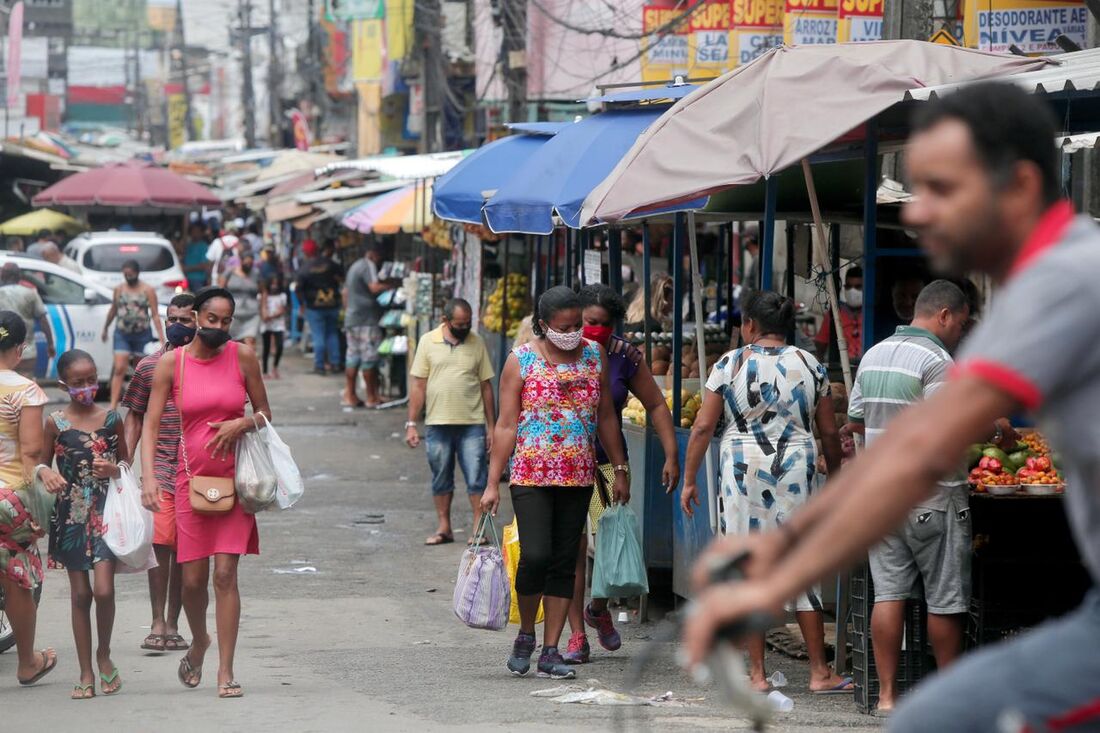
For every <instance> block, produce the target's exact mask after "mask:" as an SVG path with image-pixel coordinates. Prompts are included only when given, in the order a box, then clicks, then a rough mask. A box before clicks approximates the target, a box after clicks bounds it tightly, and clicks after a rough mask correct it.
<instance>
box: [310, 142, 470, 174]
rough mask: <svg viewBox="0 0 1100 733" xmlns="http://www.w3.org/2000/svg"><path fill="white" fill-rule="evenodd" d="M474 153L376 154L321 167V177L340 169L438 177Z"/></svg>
mask: <svg viewBox="0 0 1100 733" xmlns="http://www.w3.org/2000/svg"><path fill="white" fill-rule="evenodd" d="M472 152H473V151H472V150H456V151H454V152H450V153H426V154H424V155H375V156H371V157H369V158H360V159H358V160H343V161H340V162H338V163H330V164H328V165H326V166H324V167H322V168H318V169H317V171H316V174H317V175H318V176H322V175H325V174H327V173H332V172H333V171H339V170H360V171H374V172H375V173H378V174H379V175H380V176H384V177H386V178H400V179H404V180H408V181H412V180H416V179H418V178H438V177H439V176H441V175H443V174H444V173H446V172H447V171H449V170H450V169H451V168H454V167H455V166H456V165H458V163H459V161H461V160H462V159H463V158H465V157H466V156H467V155H469V154H470V153H472Z"/></svg>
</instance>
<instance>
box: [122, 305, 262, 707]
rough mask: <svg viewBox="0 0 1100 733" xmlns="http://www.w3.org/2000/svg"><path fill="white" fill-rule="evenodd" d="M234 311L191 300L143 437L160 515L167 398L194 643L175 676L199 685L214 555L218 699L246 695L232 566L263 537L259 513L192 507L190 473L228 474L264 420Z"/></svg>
mask: <svg viewBox="0 0 1100 733" xmlns="http://www.w3.org/2000/svg"><path fill="white" fill-rule="evenodd" d="M234 308H235V303H234V300H233V296H232V295H231V294H230V293H229V291H227V290H225V289H223V288H215V287H210V288H204V289H203V290H200V291H199V292H198V294H197V295H196V296H195V317H196V321H197V326H198V333H197V338H196V339H195V340H194V341H192V342H191V344H190V345H189V346H187V347H186V348H181V349H175V350H173V351H169V352H167V353H165V354H164V356H162V357H161V359H160V361H159V362H157V368H156V372H155V373H154V375H153V390H152V394H151V395H150V397H149V408H148V411H147V412H146V420H145V427H144V432H143V435H142V442H141V445H142V456H141V463H142V466H143V474H144V475H143V477H142V479H143V480H142V485H143V486H144V493H145V495H144V497H143V501H144V503H145V506H146V507H148V508H149V509H151V510H153V511H157V510H158V509H159V505H160V495H159V490H158V489H157V482H156V477H155V476H153V466H154V463H155V461H154V456H153V452H154V450H155V447H156V442H157V440H156V439H157V427H158V425H159V424H160V418H161V413H162V411H163V410H164V403H165V401H166V400H167V398H168V395H169V394H172V395H173V396H174V397H175V400H176V405H177V406H178V407H179V411H180V414H181V417H182V426H183V440H182V442H181V446H180V454H179V469H178V474H177V477H176V496H175V502H176V531H177V537H178V539H177V542H178V548H177V556H178V558H179V563H180V566H181V567H182V569H183V607H184V611H186V613H187V621H188V623H189V624H190V625H191V633H192V634H193V635H194V641H193V642H192V644H191V648H190V649H189V650H188V652H187V654H186V655H184V657H183V659H181V660H180V667H179V678H180V682H182V683H183V684H184V685H185V686H186V687H198V685H199V683H200V682H201V681H202V663H203V658H204V656H205V655H206V650H207V649H208V648H209V647H210V635H209V634H207V632H206V607H207V605H208V604H209V594H208V591H207V587H208V585H209V582H210V558H211V557H213V558H214V598H215V611H216V613H215V615H216V617H217V630H218V662H219V665H218V697H222V698H234V697H241V696H242V695H243V694H244V692H243V690H242V689H241V686H240V685H239V684H238V683H237V681H236V679H235V678H234V676H233V655H234V652H235V650H236V646H237V631H238V628H239V626H240V620H241V596H240V592H239V591H238V589H237V565H238V563H239V561H240V557H241V555H256V554H259V552H260V538H259V534H258V533H257V530H256V517H255V516H254V515H252V514H246V513H245V512H244V510H242V509H241V505H240V503H239V502H234V506H233V508H232V509H231V510H229V511H228V512H224V513H219V514H198V513H196V512H194V511H192V508H191V496H190V494H191V491H190V483H191V477H192V476H203V477H225V478H232V477H233V475H234V468H235V466H234V463H235V449H236V445H237V439H238V438H240V437H241V436H242V435H244V434H245V433H247V432H249V431H251V430H255V429H256V423H255V422H254V418H255V416H256V415H257V414H260V413H262V414H263V415H265V416H267V417H268V418H269V419H270V417H271V409H270V408H269V407H268V403H267V390H266V389H265V388H264V382H263V377H262V375H261V373H260V362H259V360H258V359H257V358H256V352H255V351H253V350H252V349H251V348H249V347H247V346H245V345H243V344H238V343H236V342H233V341H230V340H229V338H230V336H229V327H230V325H231V324H232V323H233V311H234ZM180 359H182V360H183V363H182V364H181V363H180V361H179V360H180ZM246 400H247V401H248V402H250V403H251V404H252V415H253V416H252V417H245V415H244V412H245V401H246Z"/></svg>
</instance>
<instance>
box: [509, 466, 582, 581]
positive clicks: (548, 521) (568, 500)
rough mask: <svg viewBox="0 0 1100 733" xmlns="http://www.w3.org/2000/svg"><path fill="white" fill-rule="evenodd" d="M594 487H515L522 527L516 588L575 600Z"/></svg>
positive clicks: (516, 506)
mask: <svg viewBox="0 0 1100 733" xmlns="http://www.w3.org/2000/svg"><path fill="white" fill-rule="evenodd" d="M591 501H592V487H591V486H515V485H513V486H512V508H513V509H514V510H515V512H516V523H517V524H518V526H519V548H520V549H519V568H518V569H517V570H516V592H517V593H519V594H520V595H521V596H535V595H540V594H541V595H545V596H553V597H555V598H572V597H573V581H574V579H575V577H576V568H577V550H578V549H579V548H580V541H581V532H583V531H584V522H585V519H586V518H587V517H588V505H589V503H590V502H591Z"/></svg>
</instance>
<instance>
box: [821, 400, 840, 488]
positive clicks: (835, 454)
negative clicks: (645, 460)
mask: <svg viewBox="0 0 1100 733" xmlns="http://www.w3.org/2000/svg"><path fill="white" fill-rule="evenodd" d="M833 409H834V408H833V400H832V398H830V397H824V398H822V399H820V400H818V403H817V409H816V410H815V411H814V424H815V425H816V426H817V437H818V438H820V439H821V452H822V454H823V455H824V456H825V466H826V467H827V468H828V469H829V475H830V476H833V475H836V472H837V471H839V470H840V459H841V458H842V457H843V451H842V450H841V449H840V431H839V430H838V429H837V426H836V414H835V413H834V412H833Z"/></svg>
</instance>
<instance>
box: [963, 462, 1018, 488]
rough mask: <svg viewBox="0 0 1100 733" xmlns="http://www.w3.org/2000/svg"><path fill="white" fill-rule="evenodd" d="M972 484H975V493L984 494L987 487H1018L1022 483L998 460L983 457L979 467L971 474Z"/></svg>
mask: <svg viewBox="0 0 1100 733" xmlns="http://www.w3.org/2000/svg"><path fill="white" fill-rule="evenodd" d="M969 479H970V483H972V484H974V486H975V491H978V492H983V491H985V487H986V486H990V485H992V486H1017V485H1019V483H1020V481H1019V479H1017V478H1016V477H1015V476H1013V475H1012V472H1011V471H1006V470H1005V469H1004V466H1003V465H1002V464H1001V462H1000V461H999V460H997V459H996V458H990V457H989V456H983V457H982V460H981V461H979V462H978V466H977V467H976V468H975V469H974V470H973V471H971V472H970V476H969Z"/></svg>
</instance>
